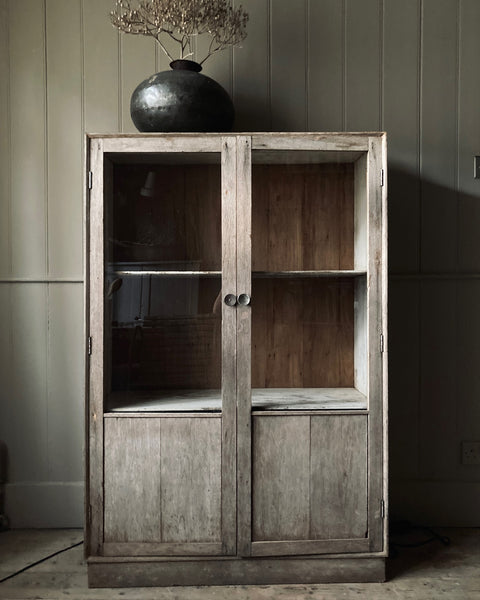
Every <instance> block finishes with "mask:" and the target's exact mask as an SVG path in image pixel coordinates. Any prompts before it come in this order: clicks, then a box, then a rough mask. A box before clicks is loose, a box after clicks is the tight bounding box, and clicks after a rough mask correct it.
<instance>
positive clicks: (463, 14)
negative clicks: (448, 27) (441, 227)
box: [458, 0, 480, 339]
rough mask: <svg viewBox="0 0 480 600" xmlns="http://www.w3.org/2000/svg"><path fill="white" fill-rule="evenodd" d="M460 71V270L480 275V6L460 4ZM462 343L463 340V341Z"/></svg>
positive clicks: (467, 1) (468, 2)
mask: <svg viewBox="0 0 480 600" xmlns="http://www.w3.org/2000/svg"><path fill="white" fill-rule="evenodd" d="M459 27H460V34H461V35H460V49H459V52H460V65H459V67H460V70H459V74H458V77H459V82H458V94H459V96H458V98H459V105H458V139H459V140H460V145H459V154H458V167H459V170H458V178H459V182H458V183H459V191H460V194H459V197H458V211H459V222H458V269H459V270H460V271H466V272H468V271H470V272H472V271H477V272H478V271H480V244H479V243H478V223H479V221H480V185H479V184H480V182H479V180H478V179H474V178H473V177H472V169H473V166H472V161H473V156H475V155H477V156H478V155H479V154H480V147H479V142H478V140H479V139H480V111H479V109H478V107H479V106H480V70H479V69H478V63H477V61H478V56H480V36H479V35H478V31H479V28H480V3H479V2H477V1H476V0H463V1H462V2H461V4H460V23H459ZM459 339H462V338H461V337H460V338H459Z"/></svg>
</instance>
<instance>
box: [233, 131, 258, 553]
mask: <svg viewBox="0 0 480 600" xmlns="http://www.w3.org/2000/svg"><path fill="white" fill-rule="evenodd" d="M251 179H252V170H251V140H250V138H249V137H240V136H239V137H237V198H236V210H237V286H236V289H237V294H238V295H239V296H240V295H241V294H248V295H249V296H252V282H251V269H252V249H251V231H252V194H251ZM253 303H254V304H253V307H255V299H253ZM252 310H254V308H253V309H252V306H251V305H250V304H249V305H247V306H242V305H237V308H236V312H237V333H236V335H237V382H236V383H237V452H238V458H237V469H238V470H237V490H238V492H237V493H238V499H237V510H238V517H237V519H238V525H237V532H238V533H237V535H238V539H237V552H238V553H239V554H240V555H242V556H248V555H249V554H250V538H251V487H252V481H251V464H252V458H251V404H252V402H251V386H252V379H251V372H252V369H251V361H252V351H251V341H252Z"/></svg>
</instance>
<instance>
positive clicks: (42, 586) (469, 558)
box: [0, 528, 480, 600]
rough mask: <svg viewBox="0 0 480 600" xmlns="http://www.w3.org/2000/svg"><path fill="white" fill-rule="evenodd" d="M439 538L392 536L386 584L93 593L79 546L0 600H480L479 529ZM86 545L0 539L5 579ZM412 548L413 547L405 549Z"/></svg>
mask: <svg viewBox="0 0 480 600" xmlns="http://www.w3.org/2000/svg"><path fill="white" fill-rule="evenodd" d="M436 533H438V534H440V535H441V536H448V538H449V539H450V544H449V545H445V543H443V542H442V541H441V540H440V539H437V538H436V539H434V540H433V541H431V542H428V543H426V544H424V545H423V546H417V544H418V543H420V542H424V541H426V540H427V539H429V537H430V533H429V532H424V531H423V530H422V531H419V530H407V529H403V530H402V531H401V532H397V533H396V534H395V536H393V537H392V540H393V541H395V542H396V543H397V545H395V546H394V547H393V548H392V550H393V554H394V556H393V557H392V558H391V559H389V565H388V567H389V580H388V582H387V583H383V584H329V585H279V586H230V587H171V588H130V589H88V588H87V573H86V566H85V562H84V560H83V547H82V546H81V545H80V546H76V547H74V548H72V549H70V550H67V551H66V552H62V553H60V554H58V555H57V556H55V557H53V558H50V559H49V560H47V561H45V562H42V563H41V564H38V565H37V566H34V567H32V568H30V569H28V570H26V571H24V572H22V573H20V574H18V575H16V576H14V577H12V578H10V579H8V580H7V581H4V582H3V583H0V599H1V600H13V599H22V600H23V599H25V600H26V599H29V600H30V599H32V600H33V599H38V600H43V599H55V600H57V599H61V598H71V599H72V600H84V599H98V600H103V599H105V600H106V599H108V600H120V599H122V600H138V599H142V600H148V599H152V600H154V599H158V600H223V599H224V598H225V599H228V600H265V599H267V598H268V599H275V600H277V599H278V600H307V599H308V600H337V599H347V600H348V599H352V598H356V599H358V598H366V599H368V600H397V599H404V598H405V599H414V600H424V599H428V600H437V599H442V598H448V599H449V600H456V599H458V600H480V529H478V528H477V529H441V530H436ZM81 540H82V531H80V530H77V529H60V530H58V529H57V530H52V529H51V530H14V531H6V532H3V533H0V580H2V579H4V578H5V577H8V576H9V575H11V574H12V573H15V572H16V571H19V570H20V569H23V568H24V567H26V566H28V565H30V564H32V563H33V562H36V561H37V560H40V559H42V558H44V557H46V556H49V555H50V554H53V553H55V552H57V551H59V550H62V549H64V548H68V547H70V546H72V545H73V544H76V543H78V542H81ZM445 541H446V540H444V542H445ZM398 544H402V546H399V545H398ZM409 544H412V545H414V546H415V547H406V545H409Z"/></svg>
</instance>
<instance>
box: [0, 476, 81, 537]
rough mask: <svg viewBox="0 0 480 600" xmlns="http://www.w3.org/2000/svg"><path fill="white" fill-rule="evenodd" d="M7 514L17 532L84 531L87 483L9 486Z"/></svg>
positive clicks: (7, 488)
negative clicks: (77, 529) (45, 530)
mask: <svg viewBox="0 0 480 600" xmlns="http://www.w3.org/2000/svg"><path fill="white" fill-rule="evenodd" d="M5 513H6V515H7V517H8V518H9V521H10V526H11V527H12V528H14V529H25V528H30V527H32V528H35V529H38V528H53V529H57V528H58V529H63V528H77V527H80V528H81V527H83V521H84V484H83V482H82V481H67V482H55V483H48V482H39V483H30V482H27V483H10V484H7V485H6V486H5Z"/></svg>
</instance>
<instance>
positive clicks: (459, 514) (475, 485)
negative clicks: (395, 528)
mask: <svg viewBox="0 0 480 600" xmlns="http://www.w3.org/2000/svg"><path fill="white" fill-rule="evenodd" d="M479 507H480V482H478V481H415V480H405V481H400V480H397V481H395V480H394V479H392V480H391V481H390V520H391V521H394V520H396V519H407V520H409V521H412V522H413V523H416V524H418V525H430V526H432V527H480V509H479Z"/></svg>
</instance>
